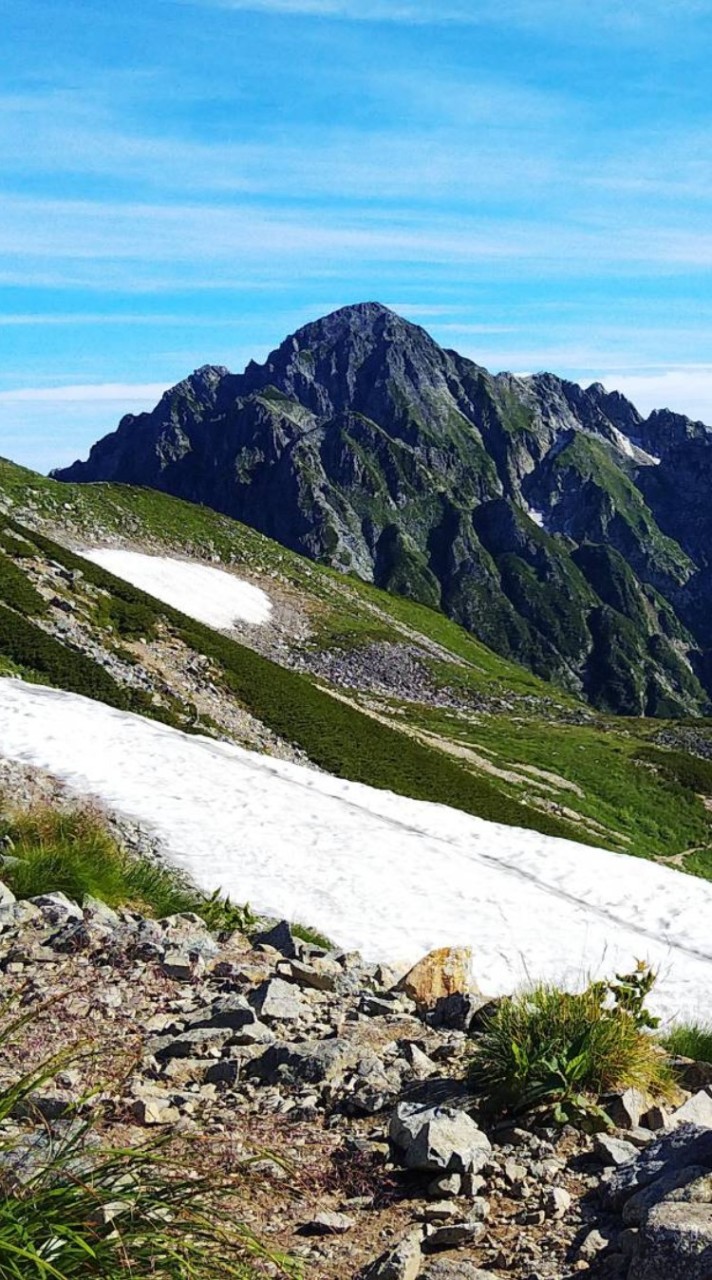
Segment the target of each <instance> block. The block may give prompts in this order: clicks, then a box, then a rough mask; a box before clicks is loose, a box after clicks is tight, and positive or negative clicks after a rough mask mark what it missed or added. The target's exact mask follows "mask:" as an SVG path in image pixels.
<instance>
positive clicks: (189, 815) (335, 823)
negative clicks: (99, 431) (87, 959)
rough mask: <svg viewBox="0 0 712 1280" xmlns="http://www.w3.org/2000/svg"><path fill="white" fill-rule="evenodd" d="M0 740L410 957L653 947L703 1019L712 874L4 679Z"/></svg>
mask: <svg viewBox="0 0 712 1280" xmlns="http://www.w3.org/2000/svg"><path fill="white" fill-rule="evenodd" d="M0 726H1V728H0V752H2V754H4V755H6V756H9V757H11V758H13V759H15V760H21V761H25V762H27V763H32V764H35V765H39V766H41V767H42V768H44V769H48V770H50V771H51V772H52V773H54V774H57V775H58V776H59V777H61V778H63V779H64V780H65V781H66V782H67V783H68V785H69V786H70V787H71V788H73V789H74V790H75V791H76V792H77V793H78V794H79V795H94V796H97V797H100V798H101V800H103V801H104V802H105V803H106V804H107V805H110V806H112V807H114V808H115V809H117V810H119V811H120V812H123V813H125V814H127V815H129V816H131V817H133V818H136V819H139V820H141V821H142V822H143V823H145V824H148V825H150V826H151V827H152V828H153V829H154V830H155V832H156V833H157V834H158V835H159V836H161V837H162V838H163V840H164V841H165V846H166V850H167V852H168V853H169V855H170V856H171V857H172V858H173V859H174V860H175V862H176V864H177V865H179V866H180V867H183V868H186V869H187V870H188V871H190V872H191V873H192V875H193V876H194V878H195V880H196V881H197V882H198V883H199V884H200V885H201V886H202V887H203V888H205V889H207V890H213V889H215V888H217V887H218V886H220V887H222V889H223V890H224V891H225V892H227V893H229V894H230V895H231V897H232V898H233V899H235V900H236V901H239V902H244V901H249V902H250V903H251V905H252V906H253V907H254V908H256V909H257V910H259V911H263V912H267V913H270V914H274V915H284V916H286V917H288V918H290V919H292V920H299V921H302V922H304V923H308V924H312V925H315V926H317V927H318V928H319V929H321V930H323V931H324V932H325V933H327V934H328V935H330V936H331V937H332V938H333V939H334V940H335V941H336V942H338V943H339V944H340V945H342V946H345V947H348V948H353V947H358V948H359V949H361V950H362V951H363V953H364V955H365V956H366V957H368V958H369V959H381V960H387V961H391V962H393V963H394V964H396V965H399V964H407V963H409V962H412V961H414V960H416V959H418V957H419V956H421V955H422V954H423V953H424V952H426V951H428V950H429V949H430V948H432V947H435V946H441V945H444V944H447V943H454V944H461V943H468V944H470V945H471V946H472V948H473V951H474V971H475V976H476V978H477V979H478V981H479V983H480V985H481V987H482V989H483V990H484V991H486V992H488V993H492V994H497V993H502V992H508V991H511V990H513V988H515V987H516V986H517V985H520V984H522V983H524V982H526V981H528V980H530V979H539V978H541V979H550V980H555V981H557V982H562V983H567V984H571V985H573V984H575V983H580V982H581V981H582V979H583V978H584V977H586V976H587V975H596V974H612V973H613V972H615V971H616V970H617V971H619V972H620V971H622V970H623V969H630V968H631V966H632V965H633V964H634V962H635V960H636V959H638V958H640V959H646V960H648V961H650V962H651V963H652V964H653V965H655V966H656V967H657V968H658V969H659V971H660V977H659V981H658V986H657V989H656V991H655V993H654V999H653V1001H652V1003H653V1004H654V1006H655V1007H656V1009H657V1011H658V1012H659V1013H661V1014H662V1015H663V1017H664V1018H668V1019H669V1018H673V1017H675V1018H685V1017H687V1018H695V1017H697V1018H706V1017H707V1015H708V1011H709V992H710V989H711V985H712V928H711V927H710V924H711V922H712V884H708V883H706V882H705V881H701V880H697V879H693V878H692V877H688V876H685V875H684V874H682V873H681V872H678V871H674V870H670V869H668V868H665V867H661V866H657V865H656V864H655V863H652V862H644V861H642V860H639V859H635V858H629V857H626V856H624V855H618V854H613V853H609V852H606V851H605V850H602V849H592V848H588V847H587V846H584V845H579V844H575V843H573V842H571V841H567V840H557V839H554V838H553V837H550V836H542V835H538V834H537V833H536V832H532V831H521V830H518V829H516V828H512V827H504V826H499V825H496V824H494V823H490V822H485V821H482V820H481V819H478V818H472V817H469V816H468V815H467V814H463V813H460V812H458V811H457V810H454V809H449V808H446V807H444V806H441V805H436V804H429V803H425V802H422V801H416V800H407V799H404V798H403V797H401V796H396V795H394V794H392V793H391V792H387V791H378V790H376V789H374V788H371V787H366V786H362V785H360V784H357V783H352V782H344V781H342V780H341V779H338V778H334V777H330V776H329V775H328V774H322V773H317V772H316V771H312V770H310V769H305V768H302V767H300V766H297V765H293V764H289V763H286V762H283V761H278V760H274V759H271V758H270V757H268V756H260V755H255V754H253V753H251V752H248V751H243V750H241V749H240V748H238V747H235V746H232V745H228V744H225V743H218V742H212V741H210V740H208V739H206V738H196V737H188V736H186V735H185V734H182V733H180V732H178V731H177V730H175V729H170V728H167V727H165V726H163V725H159V724H156V723H154V722H152V721H149V720H144V719H142V718H141V717H138V716H134V715H131V714H129V713H127V712H122V711H115V710H113V709H111V708H109V707H106V706H104V705H103V704H102V703H98V702H91V701H89V700H88V699H85V698H80V697H78V696H76V695H74V694H68V693H61V692H58V691H56V690H53V689H48V688H44V687H41V686H37V685H28V684H24V683H23V682H22V681H19V680H14V679H12V680H11V679H1V680H0Z"/></svg>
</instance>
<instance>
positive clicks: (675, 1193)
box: [623, 1165, 709, 1227]
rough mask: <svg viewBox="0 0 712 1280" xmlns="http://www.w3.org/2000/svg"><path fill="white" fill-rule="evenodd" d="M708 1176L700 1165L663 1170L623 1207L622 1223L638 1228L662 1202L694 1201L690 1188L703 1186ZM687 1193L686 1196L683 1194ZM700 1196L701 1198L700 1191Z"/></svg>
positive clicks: (701, 1192)
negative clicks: (700, 1184) (697, 1184)
mask: <svg viewBox="0 0 712 1280" xmlns="http://www.w3.org/2000/svg"><path fill="white" fill-rule="evenodd" d="M708 1178H709V1175H708V1172H707V1170H706V1169H703V1168H702V1167H701V1166H700V1165H690V1167H689V1168H687V1169H674V1168H673V1169H663V1171H662V1173H661V1174H660V1176H659V1177H657V1178H656V1179H655V1181H654V1182H651V1183H649V1184H648V1186H647V1187H641V1189H640V1191H636V1192H635V1194H634V1195H632V1196H631V1197H630V1199H628V1200H626V1202H625V1204H624V1206H623V1221H624V1223H625V1224H626V1226H627V1227H639V1226H640V1224H641V1222H644V1221H645V1219H646V1218H647V1216H648V1214H649V1212H650V1210H651V1209H653V1208H654V1207H655V1205H658V1204H661V1203H662V1201H663V1200H672V1201H675V1200H678V1199H691V1200H692V1199H694V1198H695V1197H694V1193H693V1191H692V1187H693V1186H694V1184H695V1183H698V1182H699V1183H702V1184H704V1183H705V1181H706V1180H708ZM684 1192H687V1193H688V1194H687V1195H684V1194H683V1193H684ZM700 1194H701V1195H702V1196H703V1194H704V1193H703V1191H702V1189H701V1191H700Z"/></svg>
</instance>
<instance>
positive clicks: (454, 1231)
mask: <svg viewBox="0 0 712 1280" xmlns="http://www.w3.org/2000/svg"><path fill="white" fill-rule="evenodd" d="M485 1231H486V1227H485V1224H484V1222H452V1223H450V1224H449V1225H448V1226H446V1227H436V1228H435V1230H434V1231H433V1232H431V1234H430V1235H429V1236H427V1237H426V1239H425V1240H424V1242H423V1249H424V1251H425V1252H426V1253H435V1252H437V1250H438V1249H457V1248H459V1246H460V1245H463V1244H475V1243H476V1242H477V1241H478V1240H480V1239H481V1238H482V1236H483V1235H484V1234H485Z"/></svg>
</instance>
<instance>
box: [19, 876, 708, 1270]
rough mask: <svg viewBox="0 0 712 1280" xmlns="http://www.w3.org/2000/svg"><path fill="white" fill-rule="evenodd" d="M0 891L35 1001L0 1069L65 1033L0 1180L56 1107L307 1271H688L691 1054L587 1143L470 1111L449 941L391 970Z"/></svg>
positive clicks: (699, 1222)
mask: <svg viewBox="0 0 712 1280" xmlns="http://www.w3.org/2000/svg"><path fill="white" fill-rule="evenodd" d="M0 902H1V903H2V905H0V931H1V932H0V967H1V968H2V972H3V977H4V982H3V986H4V988H5V991H6V992H7V993H8V994H12V993H16V994H17V995H18V998H19V1000H20V1002H21V1004H22V1006H23V1007H24V1008H26V1009H27V1010H28V1011H29V1010H32V1009H33V1008H34V1009H35V1010H36V1016H35V1018H34V1019H33V1020H32V1021H31V1022H30V1023H28V1026H27V1028H26V1029H25V1032H24V1039H22V1040H21V1041H20V1042H18V1043H17V1045H16V1046H15V1049H14V1051H13V1052H10V1053H9V1054H8V1055H6V1057H5V1060H4V1062H3V1066H2V1074H3V1077H4V1078H3V1080H2V1081H1V1082H0V1083H3V1084H5V1083H7V1081H9V1080H10V1079H13V1078H16V1076H17V1074H18V1071H19V1070H20V1069H22V1070H26V1069H27V1067H28V1066H29V1065H31V1064H32V1063H33V1062H39V1061H41V1060H42V1059H43V1058H46V1056H47V1055H48V1053H53V1052H55V1051H56V1050H57V1049H58V1048H59V1047H61V1046H64V1045H72V1044H74V1045H76V1046H77V1059H76V1061H75V1062H73V1063H71V1064H67V1065H65V1066H64V1067H63V1068H62V1070H60V1071H59V1072H58V1074H57V1075H56V1077H55V1078H54V1080H53V1081H52V1082H51V1083H50V1085H48V1086H45V1087H43V1088H42V1090H41V1091H40V1092H39V1093H38V1095H37V1096H36V1097H35V1098H34V1099H33V1102H34V1104H35V1106H34V1108H33V1109H32V1110H31V1111H29V1112H28V1110H27V1108H25V1110H24V1112H23V1114H22V1115H18V1116H17V1118H16V1119H15V1120H13V1121H12V1122H11V1123H10V1125H9V1126H8V1127H6V1132H5V1133H4V1134H3V1135H2V1136H3V1137H5V1138H7V1137H15V1138H17V1139H18V1142H19V1146H18V1148H17V1151H16V1153H15V1154H8V1153H7V1152H5V1154H4V1156H3V1162H4V1164H5V1172H6V1176H20V1177H22V1176H23V1168H26V1167H28V1165H29V1167H31V1166H32V1162H33V1161H37V1160H40V1159H42V1156H43V1152H44V1151H45V1150H46V1143H47V1134H48V1131H49V1132H50V1133H51V1131H52V1130H53V1129H54V1130H57V1131H59V1132H61V1131H62V1127H63V1126H67V1125H68V1124H71V1123H72V1121H71V1118H70V1117H71V1115H73V1114H74V1110H73V1109H74V1108H75V1107H76V1105H77V1104H79V1105H80V1108H81V1109H84V1110H86V1109H87V1108H91V1107H93V1108H97V1109H98V1111H99V1110H100V1115H101V1119H100V1129H101V1130H103V1131H104V1133H105V1137H106V1139H107V1140H108V1141H117V1140H120V1141H121V1142H125V1141H130V1142H135V1141H140V1140H141V1138H142V1137H145V1131H146V1130H149V1131H154V1132H160V1133H164V1132H165V1133H166V1134H171V1135H173V1139H174V1141H175V1143H176V1144H179V1146H180V1147H181V1148H184V1149H185V1159H186V1160H191V1161H194V1162H195V1164H196V1166H200V1167H202V1168H210V1167H214V1168H215V1169H216V1170H218V1169H219V1170H220V1173H221V1174H226V1173H227V1174H229V1175H232V1174H234V1177H235V1187H236V1199H235V1206H236V1208H235V1211H236V1213H239V1216H240V1217H241V1218H243V1219H245V1220H246V1221H247V1222H248V1224H249V1226H250V1227H252V1228H253V1229H254V1230H255V1231H257V1232H258V1233H259V1234H260V1235H262V1236H263V1238H264V1239H265V1240H266V1241H268V1242H269V1243H270V1244H274V1245H275V1246H279V1247H281V1248H285V1249H287V1250H289V1251H290V1252H291V1253H292V1254H294V1255H295V1256H301V1257H302V1258H303V1259H304V1262H305V1267H306V1274H308V1275H309V1276H312V1277H315V1278H317V1280H347V1278H353V1280H355V1278H356V1277H361V1278H362V1280H366V1277H371V1278H372V1280H416V1278H417V1277H423V1280H486V1277H497V1276H499V1277H500V1280H504V1277H512V1278H514V1280H568V1278H569V1277H574V1276H578V1275H582V1274H589V1275H590V1276H591V1277H592V1280H594V1278H596V1277H601V1278H603V1277H610V1278H612V1280H710V1277H711V1276H712V1087H710V1086H711V1085H712V1067H709V1068H707V1067H705V1066H704V1064H694V1065H693V1064H690V1065H688V1067H687V1074H686V1077H685V1083H686V1084H687V1085H688V1090H687V1094H688V1096H687V1100H686V1101H685V1102H684V1103H683V1105H682V1106H681V1107H678V1109H677V1110H676V1111H674V1112H666V1111H665V1110H663V1109H661V1108H660V1107H655V1108H652V1109H651V1108H650V1104H649V1103H648V1102H646V1101H645V1099H643V1098H641V1097H640V1096H638V1095H636V1094H635V1093H633V1092H632V1091H629V1093H628V1094H626V1095H623V1096H622V1097H619V1098H614V1099H610V1100H609V1110H610V1113H611V1116H612V1117H613V1119H614V1121H615V1123H616V1125H617V1126H618V1127H619V1131H618V1132H617V1133H614V1134H613V1135H611V1136H609V1135H605V1136H598V1137H595V1138H592V1137H588V1136H585V1135H582V1134H580V1133H577V1132H575V1131H574V1130H572V1129H569V1128H565V1129H563V1130H561V1129H548V1128H543V1127H536V1126H535V1127H529V1125H528V1123H527V1122H526V1121H525V1120H521V1121H519V1122H518V1124H515V1123H513V1122H508V1123H506V1124H505V1123H499V1124H496V1125H493V1124H492V1123H489V1122H487V1121H486V1120H485V1119H484V1118H483V1116H482V1115H481V1114H479V1113H478V1110H477V1105H476V1101H475V1100H474V1099H473V1098H472V1096H471V1094H470V1092H469V1091H468V1088H467V1085H466V1083H465V1075H466V1068H467V1062H468V1058H469V1056H470V1053H471V1041H470V1035H472V1034H475V1035H476V1033H477V1025H478V1019H481V1018H482V1016H483V1009H486V1001H485V1000H484V998H483V997H481V996H477V995H473V994H467V993H463V988H464V986H465V981H464V978H465V975H464V968H463V964H464V961H463V958H462V957H461V956H460V955H459V953H458V952H457V951H454V952H447V951H446V952H443V953H440V954H435V955H434V956H433V957H431V958H430V959H429V960H428V961H427V962H426V963H424V964H423V965H421V966H418V967H416V970H415V971H413V972H412V974H411V975H410V976H409V977H408V978H407V979H405V980H404V981H401V982H400V983H398V982H397V980H396V978H397V976H396V975H395V974H393V973H390V972H389V971H388V970H387V969H386V968H385V967H383V966H380V967H378V966H369V965H365V964H364V963H363V962H362V960H361V958H360V957H359V956H358V955H357V954H346V953H343V952H338V951H336V950H332V951H326V950H324V949H323V948H319V947H316V946H313V945H311V944H308V943H304V942H301V941H299V940H298V939H297V938H295V937H294V936H293V935H292V933H291V931H290V929H289V927H288V925H286V924H285V923H284V922H280V923H276V924H275V925H274V926H273V927H271V928H269V929H266V930H265V931H264V932H263V933H262V934H258V935H256V936H253V937H252V938H251V939H247V938H246V937H245V936H243V935H242V934H239V933H235V934H232V935H230V936H229V937H226V938H224V937H223V938H221V939H217V938H216V937H215V936H214V935H212V934H210V933H209V932H208V931H207V930H206V929H205V926H204V925H203V922H202V921H201V920H200V919H199V918H198V917H196V916H189V915H184V916H175V917H172V918H169V919H167V920H163V921H153V920H148V919H144V918H143V917H141V916H140V915H138V914H136V913H133V912H128V911H125V910H122V911H119V912H114V911H111V910H110V909H109V908H107V907H106V906H104V905H103V904H101V903H98V902H95V901H89V902H88V903H86V904H85V906H84V909H83V910H82V909H80V908H79V907H78V906H77V905H76V904H74V903H72V902H69V901H68V900H67V899H66V898H64V897H63V896H62V895H61V894H52V895H48V896H46V897H42V898H38V899H34V900H32V901H23V902H15V901H14V900H13V898H12V895H11V894H10V893H9V892H8V891H6V890H3V892H2V897H1V898H0ZM87 1045H88V1046H89V1052H88V1051H87ZM80 1046H81V1047H80ZM96 1086H99V1087H100V1092H99V1093H98V1094H94V1095H93V1096H92V1097H91V1098H88V1090H89V1089H90V1088H91V1087H96ZM82 1099H84V1101H82ZM28 1115H29V1118H28ZM255 1156H257V1157H258V1159H257V1162H256V1163H254V1162H253V1163H252V1164H250V1165H249V1166H246V1164H245V1162H246V1160H247V1158H248V1157H252V1158H253V1160H254V1157H255ZM18 1161H19V1162H20V1163H19V1164H18ZM263 1265H264V1266H265V1270H266V1271H267V1272H269V1270H270V1266H269V1264H263Z"/></svg>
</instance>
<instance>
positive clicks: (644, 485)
mask: <svg viewBox="0 0 712 1280" xmlns="http://www.w3.org/2000/svg"><path fill="white" fill-rule="evenodd" d="M711 450H712V433H710V431H709V430H708V428H706V427H705V426H704V425H703V424H702V423H695V422H691V421H690V420H689V419H686V418H684V417H683V416H682V415H678V414H673V413H670V412H669V411H659V412H657V413H653V414H651V415H650V416H649V417H648V418H647V419H643V418H642V417H641V415H640V414H639V413H638V412H637V410H636V409H635V407H634V406H633V405H632V404H630V403H629V402H628V401H627V400H625V399H624V397H622V396H621V395H618V394H616V393H607V392H606V391H605V390H604V388H603V387H602V386H600V385H599V384H594V385H593V386H591V387H589V388H587V389H586V390H584V389H582V388H581V387H579V386H578V385H576V384H573V383H570V382H567V381H565V380H564V379H560V378H557V377H555V376H554V375H552V374H537V375H534V376H533V377H527V378H520V377H515V376H513V375H511V374H505V373H502V374H497V375H492V374H490V373H489V372H488V371H487V370H486V369H483V368H482V367H480V366H479V365H476V364H474V363H473V362H472V361H470V360H467V359H465V358H464V357H462V356H460V355H458V354H457V353H456V352H454V351H449V350H444V349H443V348H441V347H439V346H438V345H437V344H436V343H435V342H434V341H433V340H432V338H430V337H429V335H428V334H427V333H426V332H425V331H424V330H423V329H421V328H419V327H418V326H416V325H413V324H410V323H408V322H407V321H405V320H403V319H401V318H400V317H399V316H397V315H395V314H394V313H393V312H391V311H389V310H388V309H387V308H386V307H383V306H380V305H379V304H376V303H365V304H359V305H357V306H353V307H346V308H342V309H341V310H340V311H337V312H334V313H333V314H332V315H329V316H326V317H324V318H323V319H321V320H318V321H316V322H314V323H312V324H309V325H306V326H305V327H304V328H303V329H300V330H299V331H298V332H297V333H296V334H294V335H293V336H290V337H289V338H287V339H285V341H284V342H283V343H282V344H281V346H280V347H279V348H278V349H277V350H276V351H274V352H273V353H272V354H271V355H270V356H269V357H268V359H267V360H266V362H265V363H264V364H263V365H257V364H255V363H254V362H252V363H250V364H249V365H248V366H247V369H246V370H245V372H244V373H243V374H241V375H236V374H232V373H229V372H228V371H227V370H226V369H224V368H223V367H212V366H206V367H204V368H202V369H199V370H198V371H197V372H196V373H194V374H193V375H192V376H191V377H189V378H187V379H185V380H184V381H183V382H181V383H179V384H178V385H177V386H175V387H173V388H172V389H171V390H170V391H168V392H166V393H165V395H164V396H163V398H162V399H161V401H160V403H159V404H158V405H157V406H156V408H155V409H154V410H153V411H152V413H150V414H141V415H138V416H132V415H129V416H127V417H126V418H124V419H123V420H122V422H121V424H120V425H119V428H118V430H117V431H116V432H114V433H112V434H111V435H109V436H107V437H105V438H104V439H103V440H101V441H99V442H98V443H97V444H96V445H95V446H94V447H93V449H92V450H91V453H90V456H89V459H88V460H87V461H86V462H81V463H79V462H78V463H76V464H74V466H72V467H69V468H65V469H63V470H61V471H59V472H57V473H56V475H57V477H58V478H59V479H61V480H72V481H96V480H112V481H120V482H124V483H132V484H139V485H148V486H151V487H154V488H157V489H160V490H163V491H164V492H168V493H171V494H174V495H176V496H178V497H182V498H187V499H189V500H190V501H193V502H198V503H204V504H207V505H209V506H212V507H214V508H215V509H216V510H217V511H220V512H223V513H225V514H227V515H230V516H233V517H236V518H238V519H240V520H242V521H244V522H245V523H247V524H249V525H251V526H253V527H254V528H255V529H258V530H260V531H261V532H263V533H266V534H268V535H269V536H270V537H272V538H275V539H276V540H277V541H279V542H281V543H282V544H283V545H285V546H286V547H289V548H291V549H293V550H296V551H299V552H302V553H304V554H306V555H308V556H310V557H312V558H314V559H317V560H320V561H322V562H326V563H329V564H331V565H333V566H335V567H337V568H339V569H342V570H345V571H349V572H355V573H357V574H358V575H360V576H361V577H362V578H365V579H367V580H372V581H374V582H375V583H376V584H377V585H379V586H382V587H384V588H386V589H387V590H389V591H392V592H396V593H400V594H403V595H406V596H409V597H412V598H415V599H417V600H420V601H422V602H424V603H426V604H429V605H432V606H434V607H438V608H440V609H442V610H443V611H444V612H445V613H446V614H448V615H449V616H450V617H452V618H454V619H455V620H456V621H458V622H460V623H462V624H463V625H464V626H466V627H467V628H468V629H469V630H470V631H471V632H473V633H474V634H475V635H477V636H478V637H479V638H480V639H482V640H483V641H484V642H485V643H486V644H488V645H489V646H490V647H491V648H493V649H494V650H495V651H496V652H498V653H501V654H503V655H505V656H507V657H511V658H515V659H517V660H518V661H521V662H524V663H526V664H527V665H528V666H529V667H530V668H531V669H532V670H534V671H535V672H536V673H537V674H539V675H543V676H545V677H547V678H551V679H554V680H556V681H558V682H559V683H560V684H562V685H564V686H565V687H567V688H569V689H571V690H572V691H574V692H577V693H583V694H584V695H585V696H586V697H587V698H588V699H589V700H590V701H591V702H592V703H593V704H594V705H595V706H597V707H599V708H601V709H604V710H611V711H615V712H620V713H623V714H633V715H654V716H655V715H657V716H670V715H676V714H699V713H701V712H702V713H704V712H705V711H706V710H707V707H708V705H709V698H710V694H711V693H712V676H711V675H710V670H711V669H712V668H710V667H709V657H708V655H709V653H710V651H711V648H712V632H710V624H709V617H710V609H709V604H710V602H711V593H712V577H711V576H710V567H709V564H708V560H709V547H710V545H712V541H711V539H710V535H711V534H712V527H710V525H709V517H708V514H707V511H706V496H705V495H706V479H707V476H708V472H709V471H710V467H711V466H712V464H711V463H710V458H712V453H711ZM683 486H684V490H683ZM683 492H684V500H683Z"/></svg>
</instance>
